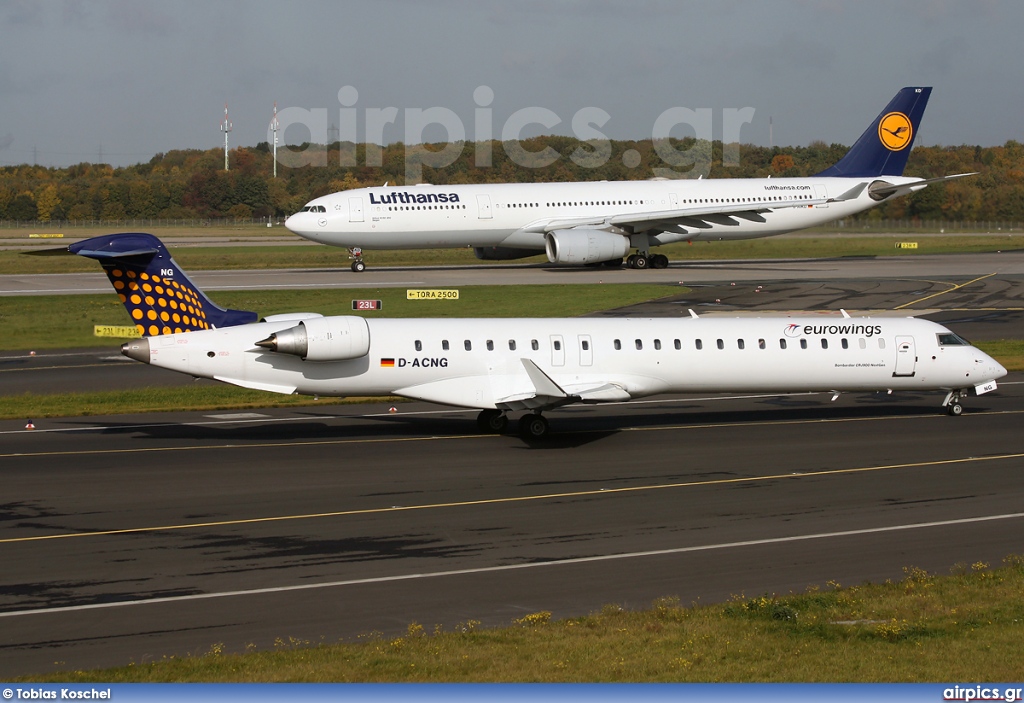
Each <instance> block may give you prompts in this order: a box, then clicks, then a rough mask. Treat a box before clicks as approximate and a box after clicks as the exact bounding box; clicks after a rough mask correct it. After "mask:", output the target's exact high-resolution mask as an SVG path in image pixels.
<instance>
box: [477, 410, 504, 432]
mask: <svg viewBox="0 0 1024 703" xmlns="http://www.w3.org/2000/svg"><path fill="white" fill-rule="evenodd" d="M476 426H477V427H479V428H480V431H481V432H490V433H494V434H501V433H502V432H504V431H505V428H506V427H508V415H506V414H505V413H503V412H501V411H500V410H481V411H480V414H479V415H477V416H476Z"/></svg>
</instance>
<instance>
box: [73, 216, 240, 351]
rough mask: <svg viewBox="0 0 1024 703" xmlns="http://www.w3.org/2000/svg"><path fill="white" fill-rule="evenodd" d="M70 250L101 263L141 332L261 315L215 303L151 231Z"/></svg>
mask: <svg viewBox="0 0 1024 703" xmlns="http://www.w3.org/2000/svg"><path fill="white" fill-rule="evenodd" d="M68 251H70V252H71V253H72V254H78V255H79V256H85V257H88V258H90V259H96V260H97V261H99V262H100V265H101V266H102V267H103V270H104V271H106V273H107V278H109V279H110V282H111V283H112V284H113V285H114V290H116V291H117V294H118V296H119V297H120V298H121V302H122V303H124V306H125V308H126V309H127V310H128V314H129V315H131V316H132V321H133V322H134V323H135V326H136V328H137V329H138V330H139V334H140V335H141V336H143V337H145V336H156V335H159V334H172V333H175V334H177V333H179V332H192V331H194V330H207V329H211V328H213V327H231V326H233V325H244V324H247V323H249V322H255V321H256V319H257V317H258V315H257V314H256V313H254V312H247V311H245V310H225V309H224V308H222V307H219V306H218V305H215V304H214V303H212V302H211V301H210V299H209V298H207V297H206V296H205V295H204V294H203V292H202V291H201V290H199V287H198V286H196V284H194V283H193V282H192V281H190V280H189V278H188V276H186V275H185V272H184V271H182V270H181V268H179V267H178V264H177V263H175V261H174V259H172V258H171V254H170V252H168V251H167V248H166V247H165V246H164V245H163V242H161V241H160V240H159V239H157V238H156V237H154V236H153V235H152V234H143V233H141V232H133V233H130V234H108V235H104V236H102V237H93V238H92V239H86V240H84V241H81V242H76V243H74V244H72V245H71V246H69V247H68Z"/></svg>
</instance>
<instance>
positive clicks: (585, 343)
mask: <svg viewBox="0 0 1024 703" xmlns="http://www.w3.org/2000/svg"><path fill="white" fill-rule="evenodd" d="M579 343H580V366H593V365H594V347H593V343H592V342H591V341H590V335H589V334H581V335H579Z"/></svg>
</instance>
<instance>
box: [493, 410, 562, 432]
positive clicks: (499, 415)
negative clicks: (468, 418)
mask: <svg viewBox="0 0 1024 703" xmlns="http://www.w3.org/2000/svg"><path fill="white" fill-rule="evenodd" d="M476 425H477V427H478V428H480V431H481V432H486V433H488V434H501V433H503V432H504V431H505V430H506V429H507V428H508V415H506V414H505V413H504V412H502V411H501V410H481V411H480V414H479V415H477V416H476ZM519 434H520V435H522V436H523V437H525V438H527V439H542V438H544V437H546V436H547V434H548V421H547V419H546V418H545V417H544V416H543V415H541V414H540V413H527V414H526V415H523V416H522V417H521V418H519Z"/></svg>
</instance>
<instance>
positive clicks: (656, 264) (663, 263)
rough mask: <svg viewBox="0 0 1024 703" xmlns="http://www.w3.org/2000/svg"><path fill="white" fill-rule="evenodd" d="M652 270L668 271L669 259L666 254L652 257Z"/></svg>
mask: <svg viewBox="0 0 1024 703" xmlns="http://www.w3.org/2000/svg"><path fill="white" fill-rule="evenodd" d="M651 268H655V269H667V268H668V257H667V256H665V255H664V254H655V255H654V256H652V257H651Z"/></svg>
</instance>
